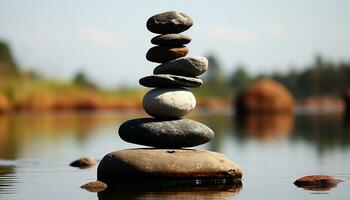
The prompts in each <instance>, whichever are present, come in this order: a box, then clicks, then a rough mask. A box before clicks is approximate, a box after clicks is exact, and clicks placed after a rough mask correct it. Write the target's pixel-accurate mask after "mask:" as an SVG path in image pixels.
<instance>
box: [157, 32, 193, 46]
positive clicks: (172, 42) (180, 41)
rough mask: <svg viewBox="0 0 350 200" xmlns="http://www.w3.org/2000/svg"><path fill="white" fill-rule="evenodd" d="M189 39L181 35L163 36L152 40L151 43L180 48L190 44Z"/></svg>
mask: <svg viewBox="0 0 350 200" xmlns="http://www.w3.org/2000/svg"><path fill="white" fill-rule="evenodd" d="M191 40H192V39H191V37H190V36H188V35H183V34H175V33H173V34H165V35H158V36H156V37H154V38H152V40H151V43H152V44H155V45H160V46H168V45H169V46H181V45H185V44H188V43H190V42H191Z"/></svg>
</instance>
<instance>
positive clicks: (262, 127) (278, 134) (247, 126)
mask: <svg viewBox="0 0 350 200" xmlns="http://www.w3.org/2000/svg"><path fill="white" fill-rule="evenodd" d="M236 122H237V126H236V127H237V129H238V131H237V133H238V136H239V138H242V139H245V138H254V139H257V140H259V141H262V142H271V141H278V140H282V139H285V138H288V137H289V135H290V134H291V133H292V131H293V127H294V116H293V114H291V113H276V114H247V115H243V116H237V117H236Z"/></svg>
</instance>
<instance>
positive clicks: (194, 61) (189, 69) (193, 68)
mask: <svg viewBox="0 0 350 200" xmlns="http://www.w3.org/2000/svg"><path fill="white" fill-rule="evenodd" d="M207 69H208V60H207V59H206V58H204V57H201V56H189V57H181V58H178V59H175V60H171V61H169V62H166V63H164V64H161V65H158V66H157V67H156V68H155V69H154V70H153V73H154V74H173V75H179V76H190V77H195V76H199V75H201V74H203V73H204V72H206V71H207Z"/></svg>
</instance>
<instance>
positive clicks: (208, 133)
mask: <svg viewBox="0 0 350 200" xmlns="http://www.w3.org/2000/svg"><path fill="white" fill-rule="evenodd" d="M118 132H119V136H120V138H121V139H123V140H124V141H126V142H130V143H134V144H140V145H144V146H151V147H157V148H182V147H193V146H197V145H201V144H204V143H207V142H209V141H210V140H212V139H213V138H214V132H213V131H212V130H211V129H210V128H209V127H207V126H206V125H204V124H202V123H199V122H196V121H193V120H190V119H159V118H140V119H133V120H129V121H126V122H124V123H123V124H122V125H121V126H120V127H119V131H118Z"/></svg>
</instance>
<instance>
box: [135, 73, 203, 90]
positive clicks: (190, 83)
mask: <svg viewBox="0 0 350 200" xmlns="http://www.w3.org/2000/svg"><path fill="white" fill-rule="evenodd" d="M139 83H140V84H141V85H143V86H145V87H151V88H152V87H192V88H195V87H199V86H201V85H202V84H203V81H202V80H201V79H199V78H193V77H185V76H176V75H171V74H157V75H151V76H146V77H143V78H141V79H140V80H139Z"/></svg>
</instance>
